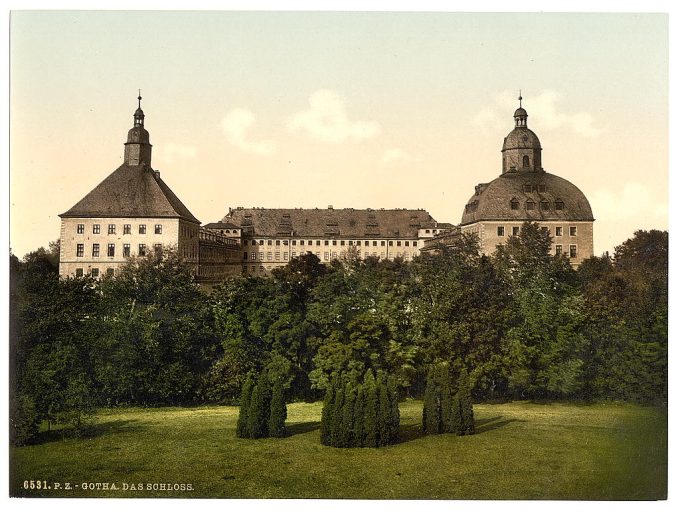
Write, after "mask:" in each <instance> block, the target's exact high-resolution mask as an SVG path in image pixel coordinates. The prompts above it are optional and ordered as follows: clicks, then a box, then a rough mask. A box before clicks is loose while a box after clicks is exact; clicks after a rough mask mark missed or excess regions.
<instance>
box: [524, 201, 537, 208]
mask: <svg viewBox="0 0 680 513" xmlns="http://www.w3.org/2000/svg"><path fill="white" fill-rule="evenodd" d="M526 205H527V210H536V203H535V202H534V201H532V200H529V201H527V203H526Z"/></svg>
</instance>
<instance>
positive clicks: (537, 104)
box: [472, 90, 602, 137]
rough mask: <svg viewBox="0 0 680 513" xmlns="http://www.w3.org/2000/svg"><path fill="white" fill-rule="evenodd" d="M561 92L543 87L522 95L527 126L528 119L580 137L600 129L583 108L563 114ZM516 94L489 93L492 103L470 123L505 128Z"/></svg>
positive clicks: (530, 121) (490, 128) (492, 128)
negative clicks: (537, 91) (537, 90)
mask: <svg viewBox="0 0 680 513" xmlns="http://www.w3.org/2000/svg"><path fill="white" fill-rule="evenodd" d="M562 97H563V95H562V93H560V92H558V91H552V90H546V91H543V92H542V93H541V94H539V95H538V96H531V97H527V98H525V100H526V101H525V103H524V105H523V106H524V107H525V108H526V109H527V111H528V113H529V123H528V124H529V127H531V125H532V119H533V120H535V121H536V124H538V125H540V126H541V128H545V129H549V130H550V129H565V128H566V129H568V130H571V131H572V132H574V133H575V134H578V135H581V136H584V137H597V136H598V135H600V133H602V129H601V128H599V127H597V126H596V124H595V118H594V117H593V115H592V114H590V113H588V112H584V111H580V112H575V113H566V112H561V111H559V107H560V105H559V103H560V102H561V100H562ZM517 106H518V103H517V93H512V92H510V91H503V92H502V93H497V94H495V95H493V101H492V104H491V105H489V106H487V107H484V108H483V109H482V110H481V111H480V112H478V113H477V115H475V116H474V117H473V119H472V121H473V123H474V124H476V125H478V126H480V127H482V128H484V129H489V130H494V131H497V130H500V129H502V128H503V127H507V126H508V123H509V122H510V119H511V114H510V113H512V112H514V111H515V109H516V108H517Z"/></svg>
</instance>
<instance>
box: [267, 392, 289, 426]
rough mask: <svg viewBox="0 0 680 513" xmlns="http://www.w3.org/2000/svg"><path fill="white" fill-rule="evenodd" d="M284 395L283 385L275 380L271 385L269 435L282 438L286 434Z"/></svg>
mask: <svg viewBox="0 0 680 513" xmlns="http://www.w3.org/2000/svg"><path fill="white" fill-rule="evenodd" d="M286 417H287V410H286V397H285V393H284V385H283V383H282V382H281V381H280V380H279V381H275V382H274V385H273V387H272V400H271V406H270V413H269V436H271V437H274V438H283V437H284V436H286Z"/></svg>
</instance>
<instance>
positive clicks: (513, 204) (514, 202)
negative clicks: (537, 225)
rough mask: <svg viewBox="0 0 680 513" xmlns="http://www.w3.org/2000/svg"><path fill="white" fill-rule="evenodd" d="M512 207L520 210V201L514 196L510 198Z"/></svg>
mask: <svg viewBox="0 0 680 513" xmlns="http://www.w3.org/2000/svg"><path fill="white" fill-rule="evenodd" d="M510 208H511V209H512V210H519V201H517V199H515V198H512V199H511V200H510Z"/></svg>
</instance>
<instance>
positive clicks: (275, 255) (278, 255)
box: [274, 251, 281, 260]
mask: <svg viewBox="0 0 680 513" xmlns="http://www.w3.org/2000/svg"><path fill="white" fill-rule="evenodd" d="M274 260H281V252H280V251H277V252H276V253H274Z"/></svg>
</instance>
